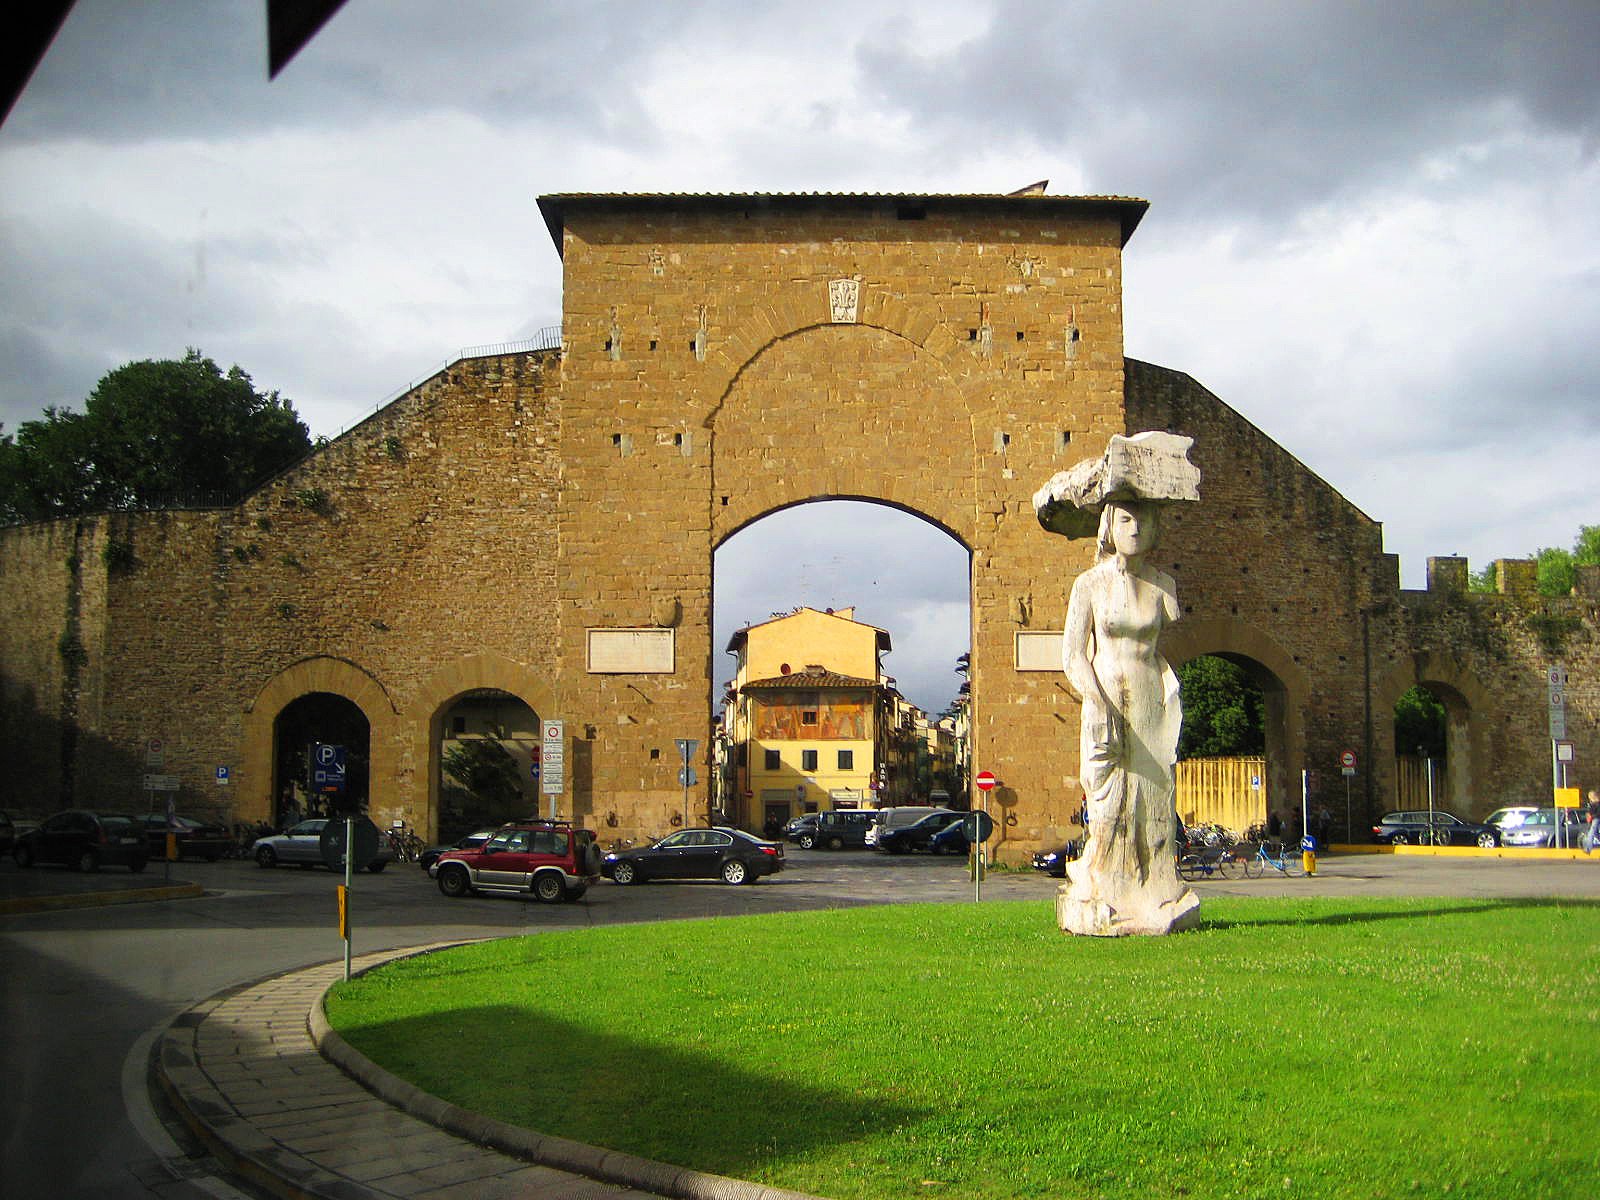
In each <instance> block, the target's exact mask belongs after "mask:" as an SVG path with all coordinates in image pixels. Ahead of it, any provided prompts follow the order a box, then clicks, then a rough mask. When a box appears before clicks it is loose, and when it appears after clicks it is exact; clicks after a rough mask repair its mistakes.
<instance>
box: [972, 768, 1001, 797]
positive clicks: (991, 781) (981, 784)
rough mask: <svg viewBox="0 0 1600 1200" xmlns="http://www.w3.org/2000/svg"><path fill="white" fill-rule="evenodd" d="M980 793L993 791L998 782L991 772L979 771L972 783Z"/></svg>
mask: <svg viewBox="0 0 1600 1200" xmlns="http://www.w3.org/2000/svg"><path fill="white" fill-rule="evenodd" d="M972 782H973V783H974V784H975V785H976V786H977V789H978V790H979V791H980V792H992V791H994V787H995V784H997V783H999V782H1000V781H999V780H998V779H996V778H995V777H994V772H993V771H979V772H978V774H977V776H976V778H974V779H973V781H972Z"/></svg>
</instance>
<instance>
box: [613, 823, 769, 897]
mask: <svg viewBox="0 0 1600 1200" xmlns="http://www.w3.org/2000/svg"><path fill="white" fill-rule="evenodd" d="M781 870H783V846H782V845H781V844H780V843H778V842H769V841H765V840H763V839H761V838H758V837H756V836H755V835H754V834H752V833H745V832H744V831H743V830H741V829H729V828H726V827H723V826H717V827H715V828H712V829H680V830H679V831H678V832H677V833H672V834H668V835H667V836H666V837H664V838H662V839H661V840H660V841H659V842H656V843H655V844H654V845H651V846H642V847H640V848H639V849H637V850H613V851H612V852H611V853H610V854H607V855H606V856H605V858H604V859H602V860H601V862H600V874H602V875H604V876H605V877H606V878H607V879H609V880H611V881H612V882H614V883H643V882H644V881H645V880H647V879H721V880H722V881H723V882H724V883H754V882H755V881H756V880H758V879H760V878H761V877H762V876H763V875H772V874H775V873H776V872H778V871H781Z"/></svg>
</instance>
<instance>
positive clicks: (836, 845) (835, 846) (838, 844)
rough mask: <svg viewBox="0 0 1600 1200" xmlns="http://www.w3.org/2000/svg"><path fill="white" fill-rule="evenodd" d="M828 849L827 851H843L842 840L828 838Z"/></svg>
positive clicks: (839, 838)
mask: <svg viewBox="0 0 1600 1200" xmlns="http://www.w3.org/2000/svg"><path fill="white" fill-rule="evenodd" d="M828 849H829V850H843V849H844V839H843V838H842V837H831V838H829V839H828Z"/></svg>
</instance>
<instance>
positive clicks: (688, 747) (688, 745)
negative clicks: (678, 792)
mask: <svg viewBox="0 0 1600 1200" xmlns="http://www.w3.org/2000/svg"><path fill="white" fill-rule="evenodd" d="M675 740H676V741H677V744H678V757H679V758H681V759H682V760H683V769H682V770H680V771H679V772H678V782H679V783H681V784H683V827H684V828H685V829H687V828H689V785H690V784H692V783H693V782H694V781H695V774H694V768H693V767H691V766H690V765H689V759H690V758H692V757H693V756H694V748H695V747H696V746H698V745H699V744H700V743H699V742H697V741H695V739H694V738H677V739H675Z"/></svg>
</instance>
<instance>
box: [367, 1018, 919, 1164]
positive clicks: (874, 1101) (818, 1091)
mask: <svg viewBox="0 0 1600 1200" xmlns="http://www.w3.org/2000/svg"><path fill="white" fill-rule="evenodd" d="M339 1033H340V1034H341V1036H343V1037H344V1039H345V1040H346V1041H347V1042H349V1043H350V1044H351V1045H352V1046H354V1047H355V1048H356V1049H357V1050H359V1051H360V1052H361V1053H362V1054H364V1055H366V1056H367V1057H368V1058H370V1059H371V1060H372V1061H373V1062H375V1063H377V1064H378V1065H379V1066H382V1067H383V1068H385V1069H386V1070H388V1071H391V1072H393V1073H394V1074H396V1075H398V1076H400V1077H401V1078H403V1079H406V1080H409V1081H410V1082H412V1083H414V1084H416V1085H417V1086H418V1087H420V1088H422V1089H423V1090H424V1091H426V1092H428V1093H430V1094H432V1095H434V1096H438V1097H441V1098H443V1099H445V1100H449V1101H450V1102H452V1103H454V1104H457V1105H460V1106H461V1107H462V1108H466V1109H469V1110H470V1111H472V1112H475V1113H478V1114H480V1115H483V1116H489V1117H493V1118H495V1119H496V1120H499V1121H504V1122H506V1123H508V1124H512V1125H517V1126H521V1127H522V1128H526V1129H531V1130H534V1131H536V1132H538V1133H543V1134H550V1135H555V1136H559V1137H565V1138H571V1139H574V1140H576V1141H580V1142H585V1143H588V1144H590V1145H594V1146H601V1147H604V1148H606V1149H610V1150H619V1151H622V1152H624V1153H628V1154H635V1155H640V1156H642V1157H645V1158H650V1159H655V1160H657V1161H660V1162H667V1163H671V1164H673V1165H674V1166H679V1167H691V1168H694V1169H696V1170H701V1171H709V1172H714V1173H717V1174H723V1175H732V1176H735V1177H739V1178H758V1177H759V1175H760V1173H761V1171H762V1170H764V1169H766V1168H769V1167H770V1166H771V1165H772V1164H773V1163H775V1162H781V1161H785V1160H795V1159H801V1158H804V1157H807V1156H810V1155H812V1154H814V1153H816V1152H820V1151H825V1150H826V1149H827V1148H829V1147H832V1146H838V1145H840V1144H843V1143H849V1142H853V1141H856V1140H857V1139H860V1138H862V1137H865V1136H869V1135H876V1134H879V1133H881V1131H882V1130H883V1129H885V1128H893V1127H895V1126H897V1125H900V1124H903V1123H910V1122H914V1121H918V1120H922V1119H926V1118H927V1117H929V1116H931V1115H932V1112H931V1110H930V1109H927V1108H924V1107H921V1106H916V1105H910V1104H905V1103H900V1102H895V1101H894V1100H892V1099H886V1098H884V1097H881V1096H870V1095H864V1094H861V1093H860V1092H850V1091H845V1090H842V1089H839V1090H836V1089H830V1088H827V1087H823V1086H817V1085H815V1084H802V1083H798V1082H796V1081H794V1080H790V1079H783V1078H780V1077H779V1076H777V1075H776V1074H773V1073H766V1072H759V1071H751V1070H749V1069H746V1068H743V1067H740V1066H735V1065H733V1064H731V1063H729V1062H726V1061H722V1060H720V1059H719V1058H717V1057H715V1056H713V1055H710V1054H705V1053H700V1052H697V1051H696V1050H694V1049H692V1048H690V1047H687V1046H683V1047H675V1046H664V1045H661V1044H659V1043H656V1042H652V1041H646V1040H643V1039H640V1038H632V1037H626V1036H622V1035H620V1034H604V1033H597V1032H595V1031H593V1030H590V1029H586V1028H584V1027H582V1026H579V1025H577V1024H574V1023H571V1022H567V1021H561V1020H558V1019H555V1018H552V1017H549V1016H547V1015H544V1014H542V1013H535V1012H530V1011H528V1010H525V1009H521V1008H517V1007H514V1006H508V1005H501V1004H491V1005H485V1006H482V1007H464V1008H453V1009H448V1010H442V1011H439V1012H437V1013H434V1014H430V1015H427V1016H422V1017H409V1018H404V1019H400V1020H393V1021H381V1022H376V1023H364V1024H359V1025H357V1024H349V1025H348V1026H347V1027H340V1028H339ZM464 1048H470V1049H464ZM812 1074H815V1072H812Z"/></svg>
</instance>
